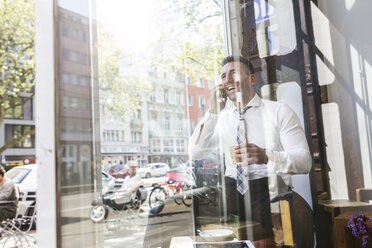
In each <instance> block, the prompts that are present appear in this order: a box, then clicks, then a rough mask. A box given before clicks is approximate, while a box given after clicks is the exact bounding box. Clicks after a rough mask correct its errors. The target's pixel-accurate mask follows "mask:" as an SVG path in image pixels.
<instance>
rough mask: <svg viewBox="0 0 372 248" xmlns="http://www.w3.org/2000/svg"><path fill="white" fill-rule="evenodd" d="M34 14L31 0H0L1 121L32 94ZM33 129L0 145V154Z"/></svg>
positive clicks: (19, 108) (14, 111)
mask: <svg viewBox="0 0 372 248" xmlns="http://www.w3.org/2000/svg"><path fill="white" fill-rule="evenodd" d="M33 13H34V2H33V1H30V0H10V1H9V0H8V1H7V0H1V1H0V124H1V123H3V121H4V119H5V118H7V117H9V116H12V115H14V114H16V112H17V111H19V110H21V109H22V108H23V105H24V104H25V103H26V102H28V101H30V100H31V99H32V97H33V96H34V90H33V87H34V75H35V63H34V36H35V30H34V14H33ZM34 132H35V130H34V129H33V130H30V131H29V132H27V133H24V134H20V135H19V136H16V137H13V140H11V141H9V142H8V143H7V144H5V145H4V146H3V147H0V154H1V153H2V152H3V151H5V150H6V149H7V148H10V147H12V146H13V145H15V144H17V143H19V142H21V141H22V140H24V139H25V138H26V137H28V136H30V135H31V134H33V133H34Z"/></svg>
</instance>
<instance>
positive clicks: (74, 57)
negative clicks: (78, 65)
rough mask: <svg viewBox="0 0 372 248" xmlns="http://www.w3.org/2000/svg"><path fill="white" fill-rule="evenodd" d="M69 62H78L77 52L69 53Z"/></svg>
mask: <svg viewBox="0 0 372 248" xmlns="http://www.w3.org/2000/svg"><path fill="white" fill-rule="evenodd" d="M70 60H71V61H72V62H78V61H79V55H78V53H77V52H74V51H71V52H70Z"/></svg>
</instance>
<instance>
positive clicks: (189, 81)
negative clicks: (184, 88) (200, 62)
mask: <svg viewBox="0 0 372 248" xmlns="http://www.w3.org/2000/svg"><path fill="white" fill-rule="evenodd" d="M187 85H192V80H191V77H187Z"/></svg>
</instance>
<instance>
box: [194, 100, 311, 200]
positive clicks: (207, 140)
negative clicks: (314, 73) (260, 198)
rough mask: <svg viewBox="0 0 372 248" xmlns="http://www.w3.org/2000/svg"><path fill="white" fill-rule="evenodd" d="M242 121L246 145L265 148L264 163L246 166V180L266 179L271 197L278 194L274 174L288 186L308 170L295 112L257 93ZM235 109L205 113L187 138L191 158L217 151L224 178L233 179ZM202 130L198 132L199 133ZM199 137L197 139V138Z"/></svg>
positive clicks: (235, 127) (308, 161)
mask: <svg viewBox="0 0 372 248" xmlns="http://www.w3.org/2000/svg"><path fill="white" fill-rule="evenodd" d="M247 106H251V108H249V109H248V110H247V111H246V113H245V114H244V116H243V117H244V118H245V120H246V123H247V136H248V143H253V144H255V145H257V146H259V147H260V148H264V149H266V155H267V157H268V163H267V164H252V165H249V179H258V178H263V177H269V185H270V186H269V187H270V194H271V196H274V195H276V194H277V190H278V189H277V186H276V183H277V182H276V175H277V174H279V175H280V176H282V178H283V180H284V181H285V183H286V184H287V185H290V175H291V174H306V173H308V172H309V171H310V168H311V155H310V152H309V147H308V144H307V141H306V137H305V133H304V130H303V129H302V127H301V124H300V121H299V119H298V117H297V115H296V113H295V112H294V111H293V110H292V109H291V108H290V107H289V106H288V105H286V104H283V103H279V102H274V101H269V100H265V99H261V98H260V97H259V96H258V95H257V94H256V95H255V96H254V97H253V98H252V99H251V101H250V102H249V103H248V105H247ZM238 123H239V112H238V109H237V108H236V107H235V106H233V107H231V108H228V109H226V108H225V109H224V110H223V111H221V113H220V115H219V116H217V115H216V114H212V113H209V112H207V114H206V115H205V116H204V117H203V119H202V120H201V121H200V123H199V124H198V125H197V127H196V128H195V131H194V133H193V135H192V136H191V138H190V152H191V156H192V158H193V159H202V158H203V157H205V156H206V155H207V154H208V153H210V152H211V151H212V150H215V149H216V148H220V149H222V150H223V152H224V154H225V165H226V171H225V175H226V176H229V177H232V178H235V179H236V165H234V164H233V163H232V159H231V156H230V151H229V146H236V145H237V125H238ZM200 131H201V133H200ZM199 134H200V137H199Z"/></svg>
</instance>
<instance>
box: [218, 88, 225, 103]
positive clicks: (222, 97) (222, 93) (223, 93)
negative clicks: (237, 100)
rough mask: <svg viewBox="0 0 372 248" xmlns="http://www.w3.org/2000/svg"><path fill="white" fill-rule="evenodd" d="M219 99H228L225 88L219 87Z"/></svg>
mask: <svg viewBox="0 0 372 248" xmlns="http://www.w3.org/2000/svg"><path fill="white" fill-rule="evenodd" d="M218 99H219V100H221V101H226V99H227V93H226V91H225V89H219V93H218Z"/></svg>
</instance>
